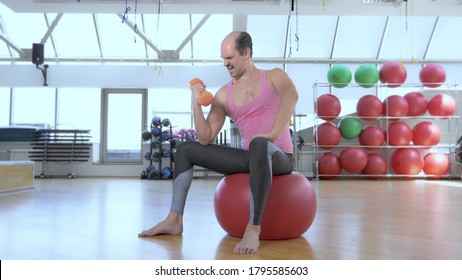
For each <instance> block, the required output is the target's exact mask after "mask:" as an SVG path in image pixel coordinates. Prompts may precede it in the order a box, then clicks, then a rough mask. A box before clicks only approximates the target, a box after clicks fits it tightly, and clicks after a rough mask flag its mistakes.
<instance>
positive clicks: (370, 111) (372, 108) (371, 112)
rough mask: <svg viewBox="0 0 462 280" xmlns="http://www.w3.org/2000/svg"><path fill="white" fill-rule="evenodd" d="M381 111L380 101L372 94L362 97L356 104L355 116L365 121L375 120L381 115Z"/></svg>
mask: <svg viewBox="0 0 462 280" xmlns="http://www.w3.org/2000/svg"><path fill="white" fill-rule="evenodd" d="M382 111H383V105H382V101H380V99H379V98H378V97H377V96H375V95H372V94H369V95H364V96H363V97H361V98H360V99H359V100H358V102H357V103H356V114H357V115H358V116H359V117H361V118H362V119H364V120H366V121H373V120H375V119H376V118H377V117H378V116H380V115H381V114H382Z"/></svg>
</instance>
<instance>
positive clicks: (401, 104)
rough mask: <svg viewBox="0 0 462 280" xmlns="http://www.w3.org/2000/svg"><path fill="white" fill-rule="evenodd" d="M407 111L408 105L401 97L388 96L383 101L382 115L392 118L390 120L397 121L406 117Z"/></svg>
mask: <svg viewBox="0 0 462 280" xmlns="http://www.w3.org/2000/svg"><path fill="white" fill-rule="evenodd" d="M408 111H409V104H408V103H407V100H406V98H404V97H403V96H401V95H390V96H388V97H387V98H385V100H384V101H383V114H384V115H385V116H388V117H392V118H391V119H392V120H398V119H400V118H401V117H404V116H406V115H407V112H408ZM393 117H396V118H393Z"/></svg>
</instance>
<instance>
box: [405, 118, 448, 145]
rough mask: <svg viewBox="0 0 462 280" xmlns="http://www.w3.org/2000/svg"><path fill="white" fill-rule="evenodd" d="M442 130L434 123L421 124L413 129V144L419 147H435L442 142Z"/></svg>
mask: <svg viewBox="0 0 462 280" xmlns="http://www.w3.org/2000/svg"><path fill="white" fill-rule="evenodd" d="M440 139H441V130H440V128H439V127H438V126H437V125H436V124H434V123H432V122H428V121H425V122H420V123H418V124H416V125H415V126H414V128H413V129H412V142H413V143H414V145H418V146H435V145H437V144H438V143H439V142H440Z"/></svg>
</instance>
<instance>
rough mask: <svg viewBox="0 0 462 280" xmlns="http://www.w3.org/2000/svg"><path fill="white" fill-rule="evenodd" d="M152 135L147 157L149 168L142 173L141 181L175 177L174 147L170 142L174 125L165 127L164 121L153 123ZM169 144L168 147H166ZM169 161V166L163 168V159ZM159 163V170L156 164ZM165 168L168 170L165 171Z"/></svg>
mask: <svg viewBox="0 0 462 280" xmlns="http://www.w3.org/2000/svg"><path fill="white" fill-rule="evenodd" d="M150 126H151V129H150V131H151V134H150V137H149V139H147V141H149V152H148V153H147V154H148V155H145V159H148V158H149V159H148V162H149V163H148V166H147V167H146V169H145V170H143V171H142V172H141V179H150V180H160V179H171V178H172V177H173V162H174V156H173V147H172V144H171V142H170V140H171V135H172V124H171V123H169V124H168V125H163V122H162V121H159V122H157V121H153V122H151V125H150ZM165 128H166V129H165ZM166 144H167V145H166ZM163 158H168V159H169V166H163V163H162V159H163ZM154 163H157V169H156V166H155V165H156V164H154ZM164 168H168V169H167V170H164Z"/></svg>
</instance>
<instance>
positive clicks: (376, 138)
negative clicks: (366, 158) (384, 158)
mask: <svg viewBox="0 0 462 280" xmlns="http://www.w3.org/2000/svg"><path fill="white" fill-rule="evenodd" d="M358 139H359V143H360V144H361V146H367V147H364V148H365V149H366V150H377V149H378V148H379V146H382V145H383V143H384V142H385V134H384V132H383V130H382V129H381V128H380V127H378V126H376V125H367V126H365V127H364V128H363V129H362V131H361V134H359V137H358Z"/></svg>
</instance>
